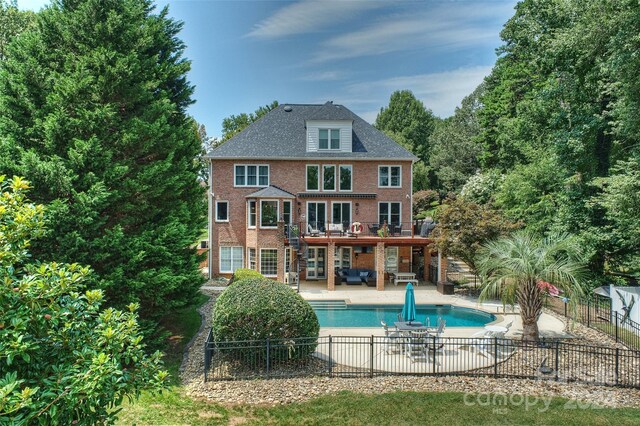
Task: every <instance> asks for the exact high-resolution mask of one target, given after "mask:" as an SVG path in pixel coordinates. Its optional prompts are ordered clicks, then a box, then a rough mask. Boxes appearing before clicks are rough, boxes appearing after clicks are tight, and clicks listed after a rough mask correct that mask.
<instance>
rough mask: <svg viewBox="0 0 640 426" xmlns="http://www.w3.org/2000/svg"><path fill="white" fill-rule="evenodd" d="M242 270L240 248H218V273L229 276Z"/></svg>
mask: <svg viewBox="0 0 640 426" xmlns="http://www.w3.org/2000/svg"><path fill="white" fill-rule="evenodd" d="M239 268H242V247H220V272H221V273H228V274H231V273H233V272H235V270H236V269H239Z"/></svg>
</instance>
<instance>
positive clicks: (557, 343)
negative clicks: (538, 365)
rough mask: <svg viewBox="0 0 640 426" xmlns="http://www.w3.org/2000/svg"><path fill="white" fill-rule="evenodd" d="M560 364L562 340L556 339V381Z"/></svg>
mask: <svg viewBox="0 0 640 426" xmlns="http://www.w3.org/2000/svg"><path fill="white" fill-rule="evenodd" d="M559 364H560V341H558V340H556V365H555V370H556V382H557V381H558V368H559Z"/></svg>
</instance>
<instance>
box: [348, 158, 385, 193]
mask: <svg viewBox="0 0 640 426" xmlns="http://www.w3.org/2000/svg"><path fill="white" fill-rule="evenodd" d="M340 167H349V168H350V169H351V184H350V185H349V187H351V189H341V188H340V183H341V182H342V170H340ZM338 172H339V173H338V174H339V176H338V191H340V192H353V164H338ZM379 181H380V177H379V176H378V182H379Z"/></svg>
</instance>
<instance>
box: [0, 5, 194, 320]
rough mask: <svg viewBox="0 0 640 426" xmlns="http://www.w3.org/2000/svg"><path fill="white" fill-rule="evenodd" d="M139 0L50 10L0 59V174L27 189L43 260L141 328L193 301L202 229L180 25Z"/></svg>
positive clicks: (37, 250) (38, 252)
mask: <svg viewBox="0 0 640 426" xmlns="http://www.w3.org/2000/svg"><path fill="white" fill-rule="evenodd" d="M167 15H168V12H167V9H166V8H165V9H163V10H161V11H160V12H158V13H157V12H155V10H154V6H153V5H152V2H151V1H148V0H54V2H53V4H52V5H51V6H50V7H48V8H46V9H44V10H43V11H41V12H40V13H38V15H37V22H36V25H34V26H32V27H30V30H29V31H27V32H25V33H23V34H22V35H21V36H20V37H18V38H16V39H15V40H14V42H13V43H12V44H10V46H9V54H8V59H7V60H5V61H2V62H0V110H2V111H3V113H2V116H1V117H0V174H1V173H5V174H8V175H14V174H15V175H22V176H25V177H26V178H27V179H29V180H30V181H31V182H32V185H33V191H32V193H31V196H32V198H33V200H34V201H35V202H37V203H43V204H45V205H46V206H47V212H48V222H49V229H50V231H49V232H48V233H47V235H46V236H45V238H43V239H42V240H40V241H37V242H35V243H34V245H33V251H34V253H35V255H36V256H37V257H38V258H40V259H43V260H53V259H55V260H56V261H60V262H79V263H81V264H88V265H90V266H91V267H92V269H93V270H94V271H95V272H96V274H95V275H96V278H95V279H94V281H93V283H92V286H94V287H99V288H102V289H104V290H105V292H106V295H107V302H108V303H109V304H110V305H112V306H116V307H124V306H126V305H128V304H129V303H132V302H135V303H139V304H140V307H141V310H140V314H141V316H142V318H143V319H145V320H146V321H150V322H149V323H148V324H149V325H152V326H153V325H155V324H157V320H158V319H159V317H160V316H162V315H165V314H167V313H169V312H171V311H173V310H174V309H176V308H179V307H181V306H184V305H185V304H186V303H188V302H189V301H191V300H192V299H193V297H194V295H195V294H196V293H197V289H198V287H199V286H200V285H201V283H202V281H203V278H202V275H201V274H200V272H199V270H198V258H197V256H196V254H195V249H193V248H191V245H192V244H193V243H194V242H195V241H196V239H197V237H198V235H199V234H200V233H201V232H202V229H203V228H204V226H205V214H204V212H205V205H204V201H205V198H204V194H203V190H202V189H201V187H200V186H199V185H198V182H197V175H198V171H199V164H198V162H197V156H198V155H199V153H200V151H201V146H200V141H199V138H198V136H197V132H194V131H193V121H192V119H191V118H190V117H188V116H187V115H186V113H185V110H186V108H187V106H188V105H189V104H191V103H192V99H191V94H192V92H193V87H192V86H191V85H190V84H189V82H188V81H187V78H186V73H187V71H188V70H189V68H190V63H189V61H187V60H186V59H184V58H183V57H182V54H183V51H184V44H183V43H182V41H181V40H180V39H179V38H177V34H178V33H179V31H180V29H181V27H182V24H181V23H179V22H176V21H174V20H172V19H170V18H168V16H167Z"/></svg>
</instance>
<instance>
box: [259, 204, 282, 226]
mask: <svg viewBox="0 0 640 426" xmlns="http://www.w3.org/2000/svg"><path fill="white" fill-rule="evenodd" d="M259 201H260V221H259V222H258V226H259V227H260V229H277V228H278V220H280V202H279V201H278V199H277V198H263V199H260V200H259ZM264 201H275V202H276V226H262V203H263V202H264Z"/></svg>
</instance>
